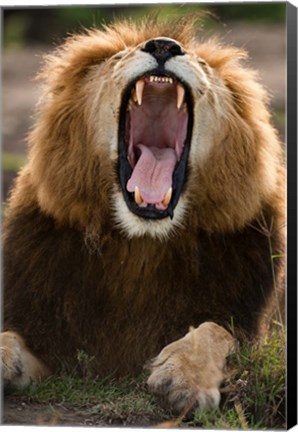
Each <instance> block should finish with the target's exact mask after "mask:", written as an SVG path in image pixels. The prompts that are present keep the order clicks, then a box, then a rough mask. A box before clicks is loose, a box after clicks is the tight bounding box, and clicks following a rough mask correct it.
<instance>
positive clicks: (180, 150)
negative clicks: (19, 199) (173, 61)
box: [118, 70, 193, 218]
mask: <svg viewBox="0 0 298 432" xmlns="http://www.w3.org/2000/svg"><path fill="white" fill-rule="evenodd" d="M159 97H160V98H161V102H160V103H159V99H158V98H159ZM192 107H193V103H192V96H191V91H190V89H189V87H188V85H187V84H186V83H183V82H182V81H181V80H180V79H178V78H177V76H175V75H174V74H171V73H168V72H167V73H160V71H159V70H155V71H149V72H147V73H145V74H143V75H140V76H139V77H137V78H136V79H135V80H133V81H132V82H131V83H129V85H128V86H127V87H126V89H124V92H123V95H122V103H121V107H120V119H119V135H118V138H119V139H118V143H119V144H118V151H119V166H118V168H119V169H118V173H119V180H120V184H121V188H122V192H123V195H124V199H125V201H126V203H127V205H128V207H129V208H130V210H131V211H132V212H134V213H136V214H137V215H139V216H142V217H147V218H164V217H167V216H170V217H173V211H174V208H175V206H176V205H177V202H178V200H179V196H180V193H181V191H182V188H183V185H184V182H185V177H186V169H187V159H188V153H189V147H190V141H191V133H192V123H193V113H192ZM130 109H131V111H129V110H130ZM158 109H159V110H161V113H163V112H165V117H166V118H165V120H161V119H160V117H161V116H160V112H159V111H158ZM151 110H152V111H153V113H152V115H151ZM182 110H185V111H186V113H182ZM170 113H172V114H170ZM149 117H150V121H152V122H153V124H151V123H150V121H149ZM130 118H132V119H133V123H136V124H137V125H135V124H134V125H133V126H131V125H130ZM181 119H182V120H181ZM186 119H187V120H186ZM179 122H180V123H179ZM165 123H166V124H165ZM176 123H177V124H176ZM179 126H180V130H179ZM181 128H182V129H183V130H184V129H185V132H183V131H182V132H181ZM159 129H164V130H163V131H161V132H160V131H159ZM173 129H175V130H176V132H172V130H173ZM175 134H176V135H175ZM152 135H153V136H154V137H152V138H150V136H152ZM150 140H151V141H150ZM152 140H153V141H152ZM143 141H145V142H143ZM137 147H138V149H137ZM140 148H142V150H141V152H142V151H145V150H146V152H147V151H149V152H150V153H152V154H153V160H155V159H154V158H156V160H157V161H158V160H159V153H161V158H164V159H166V162H162V163H160V167H158V169H159V171H160V170H162V169H163V167H165V168H167V169H168V170H169V171H171V170H172V169H173V172H172V174H171V177H172V178H171V184H170V183H169V179H168V180H167V182H165V183H166V184H165V187H166V189H165V190H163V191H160V194H159V191H157V192H156V191H155V189H154V185H155V184H153V185H152V187H151V188H152V189H154V196H153V197H151V196H150V192H151V190H150V188H149V192H148V190H147V191H146V190H144V187H143V190H142V187H139V185H138V184H137V183H136V180H138V178H139V177H141V174H140V173H139V172H138V171H140V170H141V169H142V168H144V167H137V169H136V171H135V173H134V174H135V175H134V176H132V174H133V171H134V168H135V166H136V163H137V162H138V154H137V152H139V153H140V150H139V149H140ZM147 149H148V150H147ZM166 153H169V158H172V164H174V165H173V167H172V168H171V167H169V165H170V162H168V161H167V158H168V155H167V154H166ZM141 154H142V153H141ZM174 155H176V156H174ZM175 157H176V164H175ZM173 158H174V161H173ZM143 160H144V161H145V164H143V165H145V168H147V165H148V163H147V162H148V161H147V157H145V156H144V157H143V158H142V159H141V160H140V164H139V165H141V164H142V163H143ZM146 164H147V165H146ZM150 169H151V167H150ZM158 169H156V171H158ZM152 175H153V176H154V175H155V172H154V171H152ZM144 176H145V180H146V176H147V177H148V176H149V174H148V173H147V174H144ZM168 176H169V175H168ZM132 177H133V178H132ZM134 177H136V178H137V179H135V178H134ZM146 181H147V183H148V180H146ZM135 183H136V184H135ZM160 183H162V180H160V181H159V182H158V181H157V184H158V186H159V185H160ZM140 189H141V190H140ZM145 189H146V188H145Z"/></svg>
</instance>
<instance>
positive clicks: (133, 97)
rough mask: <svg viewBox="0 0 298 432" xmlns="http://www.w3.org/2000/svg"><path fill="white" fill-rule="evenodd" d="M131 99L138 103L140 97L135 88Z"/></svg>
mask: <svg viewBox="0 0 298 432" xmlns="http://www.w3.org/2000/svg"><path fill="white" fill-rule="evenodd" d="M131 99H132V100H133V101H134V102H135V103H137V101H138V99H137V94H136V91H135V90H133V92H132V94H131Z"/></svg>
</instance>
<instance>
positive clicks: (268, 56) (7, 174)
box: [2, 23, 286, 427]
mask: <svg viewBox="0 0 298 432" xmlns="http://www.w3.org/2000/svg"><path fill="white" fill-rule="evenodd" d="M221 33H222V35H223V36H224V40H225V41H226V42H228V43H232V44H233V45H235V46H238V47H243V48H245V49H247V50H248V51H249V54H250V60H249V64H250V65H251V66H253V67H254V68H257V69H258V70H259V72H260V77H261V80H262V82H263V84H264V85H265V87H266V88H267V89H268V90H269V91H270V93H271V95H272V107H274V108H275V109H278V110H279V111H281V112H283V111H284V106H285V91H286V64H285V62H286V54H285V50H286V39H285V37H286V35H285V28H284V27H283V26H281V25H271V26H269V25H268V26H265V25H259V24H253V25H249V24H245V23H233V24H230V25H228V26H226V27H225V28H222V29H221ZM47 51H49V47H44V46H42V47H41V46H37V47H26V48H24V49H22V50H20V51H4V52H3V58H2V73H3V75H2V76H3V78H2V82H3V111H2V112H3V119H2V143H3V148H2V150H3V151H4V152H9V153H15V154H24V153H25V151H26V145H25V139H24V138H25V136H26V133H27V131H28V129H29V128H30V126H31V125H32V124H33V108H34V106H35V104H36V102H37V100H38V97H39V87H38V83H37V82H36V81H34V80H33V77H34V75H35V74H36V72H37V70H38V68H39V66H40V64H41V56H42V54H43V53H45V52H47ZM280 133H281V135H283V134H284V130H283V127H280ZM14 176H15V172H14V171H13V170H7V169H6V170H4V172H3V198H4V199H5V198H6V196H7V191H8V189H9V187H10V185H11V181H12V179H13V178H14ZM2 408H3V410H2V423H3V424H6V425H7V424H9V425H12V424H15V425H17V424H18V425H30V424H31V425H32V424H40V425H43V424H52V425H54V424H59V425H77V426H103V425H109V424H110V425H112V424H113V425H120V424H122V425H138V426H141V427H142V426H149V425H154V424H157V423H158V422H159V421H161V419H159V418H155V417H154V416H152V417H150V416H146V415H144V416H138V417H137V418H133V417H132V418H126V419H123V418H117V417H115V418H111V419H110V420H108V421H107V422H105V423H102V422H101V421H98V419H97V417H96V414H92V411H88V410H77V409H74V408H71V407H66V406H63V405H60V406H54V407H51V410H49V405H47V404H40V403H34V402H33V401H30V400H26V399H24V398H22V397H15V396H8V397H6V398H5V400H4V404H3V407H2Z"/></svg>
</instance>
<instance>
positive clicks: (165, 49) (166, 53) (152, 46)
mask: <svg viewBox="0 0 298 432" xmlns="http://www.w3.org/2000/svg"><path fill="white" fill-rule="evenodd" d="M142 51H145V52H147V53H149V54H151V55H152V56H153V57H154V58H155V59H156V60H157V62H158V63H159V64H161V63H165V62H166V61H167V60H169V59H170V58H172V57H175V56H177V55H184V51H183V49H182V47H181V46H180V45H179V44H178V43H177V42H176V41H174V40H173V39H166V38H157V39H151V40H149V41H148V42H146V43H145V45H144V47H143V49H142Z"/></svg>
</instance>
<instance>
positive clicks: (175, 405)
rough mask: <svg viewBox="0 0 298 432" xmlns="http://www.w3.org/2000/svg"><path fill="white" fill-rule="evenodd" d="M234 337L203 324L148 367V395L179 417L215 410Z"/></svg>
mask: <svg viewBox="0 0 298 432" xmlns="http://www.w3.org/2000/svg"><path fill="white" fill-rule="evenodd" d="M233 348H234V339H233V337H232V336H231V335H230V334H229V333H228V332H227V331H226V330H225V329H223V328H222V327H220V326H218V325H217V324H214V323H209V322H208V323H204V324H202V325H201V326H200V327H198V328H197V329H193V330H191V331H190V332H189V333H187V335H186V336H184V337H183V338H181V339H179V340H178V341H176V342H173V343H171V344H170V345H167V346H166V347H165V348H164V349H163V350H162V351H161V353H160V354H159V355H158V356H157V357H156V358H155V359H153V361H152V362H151V364H150V365H149V369H150V370H151V375H150V376H149V379H148V381H147V384H148V387H149V391H150V392H151V393H153V394H154V395H155V396H157V398H158V400H159V402H160V403H161V405H163V406H165V407H167V408H170V409H171V410H173V411H174V412H176V413H180V414H181V413H188V412H190V411H192V410H193V409H194V408H199V409H201V410H205V409H208V408H212V409H213V408H216V407H217V406H218V405H219V402H220V392H219V386H220V383H221V381H222V379H223V368H224V366H225V359H226V357H227V355H228V354H229V352H231V351H232V350H233Z"/></svg>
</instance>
